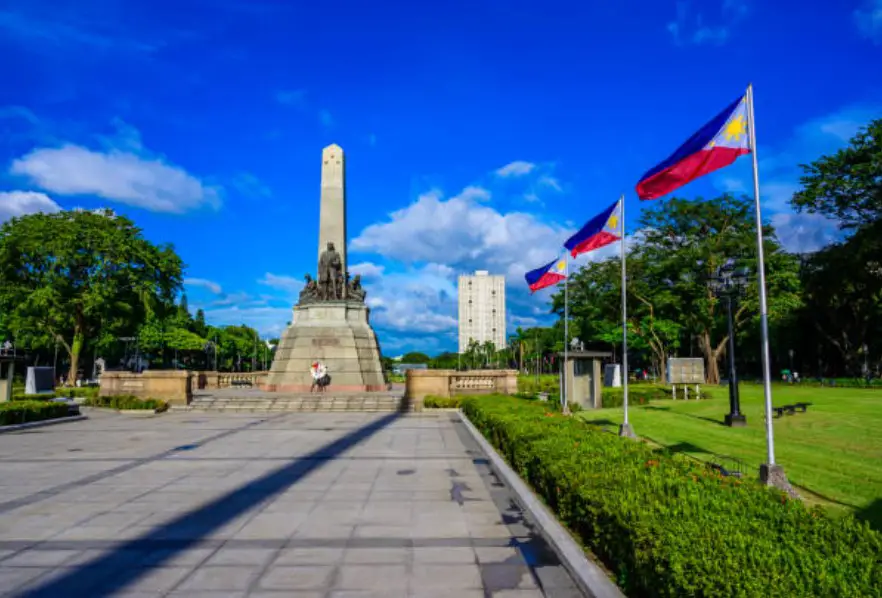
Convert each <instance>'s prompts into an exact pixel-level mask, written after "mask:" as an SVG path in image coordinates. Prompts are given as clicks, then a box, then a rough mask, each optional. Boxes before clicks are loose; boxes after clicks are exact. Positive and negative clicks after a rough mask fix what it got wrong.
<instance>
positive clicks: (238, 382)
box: [230, 380, 251, 387]
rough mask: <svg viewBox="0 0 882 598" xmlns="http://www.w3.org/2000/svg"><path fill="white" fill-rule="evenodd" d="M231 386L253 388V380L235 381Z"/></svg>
mask: <svg viewBox="0 0 882 598" xmlns="http://www.w3.org/2000/svg"><path fill="white" fill-rule="evenodd" d="M230 386H248V387H250V386H251V380H233V381H232V382H230Z"/></svg>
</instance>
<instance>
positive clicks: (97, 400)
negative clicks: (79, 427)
mask: <svg viewBox="0 0 882 598" xmlns="http://www.w3.org/2000/svg"><path fill="white" fill-rule="evenodd" d="M83 405H86V406H89V407H105V408H108V409H151V410H156V411H159V412H162V411H165V410H166V409H167V408H168V404H167V403H166V402H165V401H160V400H158V399H139V398H138V397H135V396H132V395H114V396H108V397H94V398H88V399H86V400H85V402H83Z"/></svg>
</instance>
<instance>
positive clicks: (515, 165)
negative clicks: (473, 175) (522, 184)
mask: <svg viewBox="0 0 882 598" xmlns="http://www.w3.org/2000/svg"><path fill="white" fill-rule="evenodd" d="M534 168H536V165H535V164H533V163H532V162H524V161H523V160H516V161H514V162H509V163H508V164H506V165H505V166H503V167H502V168H500V169H498V170H497V171H496V175H497V176H501V177H510V176H523V175H525V174H529V173H530V171H532V170H533V169H534Z"/></svg>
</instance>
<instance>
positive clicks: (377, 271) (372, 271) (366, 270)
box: [349, 262, 385, 279]
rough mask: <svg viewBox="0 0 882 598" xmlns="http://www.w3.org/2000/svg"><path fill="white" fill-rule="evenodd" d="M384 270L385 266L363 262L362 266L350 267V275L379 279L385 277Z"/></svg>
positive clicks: (354, 265)
mask: <svg viewBox="0 0 882 598" xmlns="http://www.w3.org/2000/svg"><path fill="white" fill-rule="evenodd" d="M384 270H385V267H384V266H380V265H378V264H374V263H373V262H361V263H360V264H353V265H351V266H349V273H350V274H352V275H353V276H355V275H356V274H360V275H361V277H362V278H364V279H370V278H379V277H380V276H382V275H383V271H384Z"/></svg>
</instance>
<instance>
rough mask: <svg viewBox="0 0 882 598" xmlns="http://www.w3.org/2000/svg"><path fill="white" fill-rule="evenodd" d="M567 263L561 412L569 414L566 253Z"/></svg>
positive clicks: (568, 270)
mask: <svg viewBox="0 0 882 598" xmlns="http://www.w3.org/2000/svg"><path fill="white" fill-rule="evenodd" d="M564 259H565V260H566V261H565V262H564V275H565V278H564V360H563V364H562V365H561V371H562V372H563V381H562V382H563V384H562V394H561V399H562V400H561V411H562V412H563V413H569V411H570V407H569V396H568V395H567V368H568V367H569V359H567V358H568V357H569V352H568V349H569V342H568V341H569V338H570V293H569V288H570V254H569V252H567V253H566V257H565V258H564Z"/></svg>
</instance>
